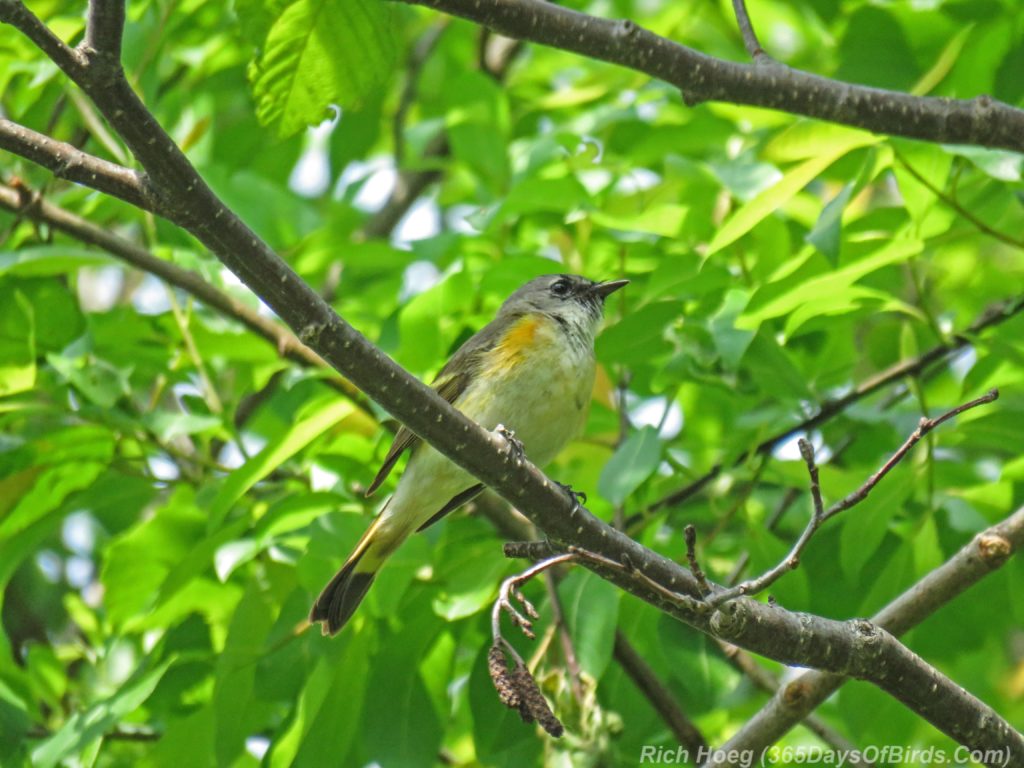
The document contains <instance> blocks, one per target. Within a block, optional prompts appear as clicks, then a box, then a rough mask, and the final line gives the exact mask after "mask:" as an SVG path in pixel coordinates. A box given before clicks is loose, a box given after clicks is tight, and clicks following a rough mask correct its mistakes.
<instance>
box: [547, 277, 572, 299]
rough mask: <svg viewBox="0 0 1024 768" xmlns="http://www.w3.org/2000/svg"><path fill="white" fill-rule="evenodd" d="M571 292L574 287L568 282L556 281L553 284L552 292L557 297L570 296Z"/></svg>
mask: <svg viewBox="0 0 1024 768" xmlns="http://www.w3.org/2000/svg"><path fill="white" fill-rule="evenodd" d="M570 290H572V286H571V285H569V281H568V280H556V281H555V282H553V283H552V284H551V292H552V293H553V294H555V296H568V295H569V291H570Z"/></svg>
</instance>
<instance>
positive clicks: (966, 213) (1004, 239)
mask: <svg viewBox="0 0 1024 768" xmlns="http://www.w3.org/2000/svg"><path fill="white" fill-rule="evenodd" d="M895 155H896V162H898V163H899V164H900V165H902V166H903V168H904V169H905V170H906V172H907V173H909V174H910V175H911V176H913V177H914V178H915V179H916V180H917V182H918V183H919V184H921V186H923V187H925V188H926V189H927V190H928V191H929V192H931V193H932V194H933V195H935V197H937V198H938V199H939V200H941V201H942V202H943V203H945V204H946V205H948V206H949V207H950V208H952V209H953V210H954V211H956V212H957V214H959V216H960V217H961V218H962V219H964V220H966V221H969V222H970V223H971V224H973V225H974V227H975V229H977V230H978V231H979V232H984V233H985V234H986V235H988V236H989V237H991V238H994V239H996V240H998V241H999V242H1001V243H1005V244H1006V245H1009V246H1012V247H1014V248H1020V249H1022V250H1024V240H1019V239H1018V238H1016V237H1014V236H1013V235H1009V234H1007V233H1006V232H1001V231H1000V230H998V229H996V228H995V227H991V226H989V225H988V224H986V223H985V222H984V221H982V220H981V219H980V218H978V217H977V216H976V215H975V214H974V213H973V212H972V211H971V210H970V209H969V208H965V207H964V206H963V205H961V204H960V202H959V201H958V200H957V199H956V198H955V197H952V196H951V195H948V194H946V193H945V192H943V191H942V190H941V189H939V188H938V187H936V186H935V185H934V184H932V182H931V181H929V180H928V178H927V177H926V176H924V175H923V174H922V173H921V172H920V171H918V170H917V169H916V168H914V166H912V165H911V164H910V163H909V162H907V159H906V158H905V157H903V156H902V155H901V154H900V153H899V152H897V153H895Z"/></svg>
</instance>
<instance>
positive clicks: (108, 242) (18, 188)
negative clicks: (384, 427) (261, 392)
mask: <svg viewBox="0 0 1024 768" xmlns="http://www.w3.org/2000/svg"><path fill="white" fill-rule="evenodd" d="M0 207H2V208H6V209H7V210H9V211H13V212H14V213H17V214H19V215H21V216H24V217H25V218H27V219H30V220H32V221H36V222H41V223H44V224H47V225H48V226H50V227H52V228H54V229H57V230H59V231H61V232H63V233H65V234H67V235H70V236H71V237H73V238H75V239H76V240H80V241H81V242H83V243H86V244H87V245H95V246H97V247H99V248H102V249H103V250H104V251H106V252H107V253H109V254H110V255H111V256H114V257H116V258H118V259H120V260H121V261H124V262H126V263H128V264H130V265H131V266H133V267H135V268H137V269H141V270H143V271H144V272H148V273H150V274H152V275H155V276H156V277H158V278H160V279H161V280H163V281H164V282H165V283H167V284H169V285H173V286H175V287H177V288H180V289H181V290H183V291H185V292H186V293H188V294H190V295H192V296H195V297H196V298H197V299H199V301H201V302H202V303H203V304H204V305H205V306H208V307H210V308H211V309H214V310H216V311H217V312H219V313H220V314H222V315H224V316H225V317H229V318H232V319H234V320H237V321H238V322H239V323H241V324H242V325H244V326H245V327H246V328H248V329H249V330H250V331H252V332H253V333H255V334H256V335H258V336H260V337H262V338H264V339H266V340H267V341H268V342H270V344H271V345H272V346H273V347H274V349H275V350H277V353H278V354H279V355H281V356H282V357H286V358H287V359H289V360H291V361H292V362H295V363H298V364H299V365H303V366H306V367H311V368H327V364H326V363H325V362H324V361H323V359H322V358H321V357H320V356H319V355H317V354H316V353H315V352H314V351H313V350H311V349H310V348H309V347H307V346H306V345H305V344H303V343H302V342H300V341H299V340H298V339H297V338H296V337H295V334H293V333H292V332H291V331H290V330H288V329H287V328H285V327H283V326H282V325H280V324H279V323H277V322H275V321H274V320H272V319H271V318H268V317H264V316H263V315H261V314H259V312H257V311H256V310H254V309H252V308H251V307H249V306H248V305H247V304H245V303H244V302H242V301H239V300H238V299H236V298H234V297H233V296H231V295H229V294H227V293H225V292H223V291H221V290H219V289H218V288H216V287H215V286H213V285H212V284H210V283H209V282H207V281H206V280H204V279H203V278H202V277H200V276H199V275H198V274H196V273H194V272H190V271H188V270H186V269H182V268H181V267H179V266H177V265H176V264H173V263H171V262H169V261H165V260H164V259H159V258H157V257H156V256H153V255H152V254H151V253H149V251H147V250H146V249H144V248H141V247H139V246H138V245H136V244H135V243H133V242H131V241H130V240H126V239H125V238H123V237H120V236H119V235H116V234H114V233H113V232H111V231H110V230H109V229H106V228H104V227H101V226H99V225H97V224H94V223H92V222H91V221H89V220H88V219H83V218H81V217H80V216H76V215H75V214H73V213H70V212H69V211H66V210H64V209H63V208H61V207H59V206H56V205H54V204H52V203H50V202H49V201H47V200H45V199H44V198H42V197H41V196H39V195H38V194H36V193H35V192H33V191H32V190H30V189H28V188H27V187H25V185H24V184H22V183H20V182H19V183H18V184H17V185H15V184H13V183H12V184H10V185H3V184H0ZM324 383H325V384H327V385H328V386H330V387H333V388H334V389H336V390H337V391H338V392H340V393H342V394H344V395H346V396H347V397H349V398H350V399H351V400H352V402H353V403H354V404H355V405H356V406H358V407H359V408H360V409H361V410H363V411H364V412H365V413H367V414H368V415H370V416H373V417H374V418H376V417H375V416H374V412H373V410H372V409H371V408H370V406H369V404H368V403H367V401H366V398H365V397H364V396H363V394H362V393H361V392H360V391H359V390H358V389H356V388H355V387H354V386H352V384H350V383H349V382H348V381H346V380H344V379H342V378H340V377H338V376H331V377H328V378H325V379H324Z"/></svg>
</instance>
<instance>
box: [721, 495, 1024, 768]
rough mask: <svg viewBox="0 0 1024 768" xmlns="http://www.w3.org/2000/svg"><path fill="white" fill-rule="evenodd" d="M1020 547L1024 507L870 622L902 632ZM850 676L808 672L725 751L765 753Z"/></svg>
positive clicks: (783, 690)
mask: <svg viewBox="0 0 1024 768" xmlns="http://www.w3.org/2000/svg"><path fill="white" fill-rule="evenodd" d="M1021 547H1024V507H1022V508H1021V509H1018V510H1017V511H1016V512H1014V513H1013V514H1012V515H1010V516H1009V517H1008V518H1007V519H1006V520H1004V521H1003V522H1001V523H999V524H997V525H994V526H992V527H991V528H988V529H987V530H985V531H982V532H981V533H979V534H977V535H976V536H975V537H974V538H973V539H972V540H971V541H970V542H968V543H967V544H966V545H964V546H963V547H962V548H961V549H960V551H959V552H957V553H956V554H955V555H954V556H953V557H951V558H950V559H949V560H947V561H946V562H945V563H944V564H942V565H941V566H939V567H938V568H936V569H935V570H933V571H931V572H930V573H928V574H927V575H926V576H924V577H923V578H922V579H921V580H920V581H918V582H917V583H916V584H914V585H913V586H912V587H910V588H909V589H908V590H907V591H905V592H904V593H903V594H902V595H900V596H899V597H897V598H896V599H895V600H893V601H892V602H891V603H889V605H887V606H886V607H885V608H883V609H882V610H881V611H879V612H878V613H876V614H875V615H874V616H873V617H872V619H871V621H872V622H874V623H875V624H877V625H878V626H880V627H883V628H884V629H886V630H888V631H889V632H891V633H892V634H894V635H902V634H903V633H905V632H907V631H909V630H910V629H912V628H913V627H915V626H917V625H918V624H920V623H921V622H922V621H924V619H926V618H927V617H929V616H931V615H932V614H933V613H935V611H937V610H938V609H939V608H941V607H942V606H943V605H945V604H946V603H949V602H951V601H952V600H953V599H954V598H956V597H958V596H959V595H961V594H963V593H964V592H966V591H967V590H968V589H969V588H970V587H972V586H973V585H974V584H976V583H977V582H979V581H981V579H983V578H984V577H985V576H988V575H989V574H990V573H992V572H993V571H996V570H998V569H999V568H1000V567H1002V565H1003V564H1004V563H1005V562H1006V561H1007V560H1008V559H1009V558H1010V556H1011V555H1012V554H1013V553H1014V552H1017V551H1018V550H1020V549H1021ZM846 680H847V678H846V677H844V676H842V675H836V674H831V673H829V672H804V673H803V674H802V675H800V676H799V677H798V678H797V679H796V680H793V681H791V682H790V683H789V684H787V685H785V686H783V687H782V688H780V689H779V691H778V692H777V693H776V695H775V696H774V697H773V698H772V699H771V701H769V702H768V704H766V705H765V706H764V707H763V708H762V709H761V711H760V712H758V713H757V714H756V715H755V716H754V717H753V718H752V719H751V720H749V721H747V723H746V724H745V725H744V726H743V727H742V728H741V729H740V730H739V731H738V732H737V733H736V734H735V735H734V736H733V737H732V738H731V739H729V740H728V741H727V742H726V743H725V744H723V745H722V747H721V751H722V753H726V752H728V751H729V750H734V749H735V750H740V751H743V750H753V751H754V753H755V754H760V753H761V752H762V751H764V750H765V749H767V748H768V747H769V746H771V745H772V744H774V743H775V742H777V741H778V740H779V739H780V738H782V736H784V735H785V734H786V732H787V731H789V729H790V728H792V727H793V726H794V725H796V724H797V723H799V722H800V721H801V720H802V719H804V718H805V717H806V716H807V715H808V714H809V713H810V712H812V711H813V710H814V709H815V707H817V706H819V705H820V704H821V703H823V702H824V701H825V699H827V698H828V697H829V696H831V695H832V694H833V693H835V691H836V690H838V689H839V687H840V686H842V684H843V683H845V682H846ZM1017 759H1018V760H1020V759H1021V758H1020V757H1018V758H1017ZM711 764H713V765H726V764H727V763H726V762H724V761H721V762H715V763H711Z"/></svg>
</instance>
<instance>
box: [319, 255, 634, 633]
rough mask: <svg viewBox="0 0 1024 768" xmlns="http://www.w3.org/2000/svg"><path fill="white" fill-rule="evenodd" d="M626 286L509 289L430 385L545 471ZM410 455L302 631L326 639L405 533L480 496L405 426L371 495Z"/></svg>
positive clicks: (567, 430)
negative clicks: (317, 631) (608, 312)
mask: <svg viewBox="0 0 1024 768" xmlns="http://www.w3.org/2000/svg"><path fill="white" fill-rule="evenodd" d="M628 283H629V281H628V280H609V281H605V282H595V281H592V280H589V279H588V278H586V277H583V276H580V275H571V274H555V275H542V276H540V277H535V278H533V279H532V280H530V281H529V282H527V283H526V284H525V285H523V286H522V287H520V288H519V289H517V290H516V291H515V292H514V293H512V295H511V296H509V297H508V299H506V300H505V302H504V303H503V304H502V305H501V307H500V308H499V310H498V312H497V314H496V315H495V317H494V319H493V320H492V321H491V322H490V323H488V324H487V325H485V326H484V327H483V328H481V329H480V330H479V331H478V332H477V333H475V334H473V335H472V336H470V337H469V338H468V339H467V340H466V341H465V342H464V343H463V344H462V346H460V347H459V348H458V349H457V350H456V351H455V353H454V354H453V355H452V357H451V359H450V360H449V361H448V362H447V364H446V365H445V366H444V367H443V368H442V369H441V371H440V372H439V373H438V374H437V376H436V378H435V379H434V381H433V383H432V385H431V386H432V387H433V388H434V389H435V390H436V391H437V393H438V394H439V395H440V396H441V397H443V398H444V399H445V400H447V401H448V402H449V403H451V404H452V405H453V406H454V407H455V408H456V409H458V410H459V411H461V412H462V413H463V414H465V415H466V416H468V417H469V418H471V419H473V420H474V421H476V422H477V423H478V424H479V425H480V426H482V427H483V428H484V429H488V430H495V429H500V430H501V431H502V432H503V434H506V435H509V434H511V435H514V440H515V442H516V445H517V446H521V447H522V449H523V450H525V453H526V457H527V458H528V459H530V460H531V461H532V462H533V463H534V464H536V465H538V466H544V465H545V464H547V463H548V462H550V461H551V460H552V459H554V458H555V456H556V455H557V454H558V453H559V452H560V451H561V450H562V448H563V447H564V446H565V445H566V443H567V442H569V440H571V439H572V438H573V437H574V436H575V435H576V434H577V433H578V432H579V431H580V430H581V429H582V427H583V424H584V422H585V420H586V416H587V411H588V406H589V403H590V398H591V392H592V390H593V386H594V375H595V368H596V363H595V357H594V339H595V337H596V336H597V333H598V330H599V328H600V325H601V321H602V318H603V314H604V302H605V299H606V298H607V297H608V296H609V295H611V294H612V293H614V292H615V291H617V290H619V289H620V288H622V287H624V286H625V285H627V284H628ZM406 450H411V456H410V458H409V462H408V464H407V465H406V468H405V471H404V472H403V473H402V476H401V478H400V479H399V481H398V484H397V486H396V488H395V492H394V494H393V495H392V496H391V498H390V499H389V500H388V501H387V503H386V504H385V505H384V508H383V509H382V511H381V513H380V514H379V515H378V516H377V517H376V518H375V519H374V521H373V523H372V524H371V525H370V526H369V528H367V530H366V532H365V533H364V534H363V536H362V537H361V538H360V539H359V542H358V543H357V544H356V546H355V549H354V550H353V551H352V553H351V554H350V555H349V557H348V559H347V560H345V563H344V565H342V567H341V569H340V570H339V571H338V572H337V574H335V576H334V578H332V579H331V580H330V582H329V583H328V584H327V586H326V587H324V589H323V591H322V592H321V593H320V596H319V597H318V598H317V599H316V602H315V603H314V604H313V607H312V610H311V611H310V614H309V621H310V623H311V624H316V623H321V624H322V627H321V629H322V631H323V634H325V635H335V634H337V633H338V632H339V631H340V630H341V629H342V627H344V626H345V624H346V623H347V622H348V620H349V619H350V618H351V617H352V615H353V613H354V612H355V610H356V608H357V607H358V606H359V604H360V602H362V600H363V598H364V597H365V596H366V593H367V591H368V590H369V588H370V585H371V584H373V580H374V577H375V576H376V574H377V573H378V571H379V570H380V569H381V567H382V566H383V565H384V563H385V561H386V560H387V559H388V557H389V556H390V555H391V554H392V553H393V552H394V551H395V550H396V549H397V548H398V547H399V545H400V544H401V543H402V542H403V541H405V540H406V538H408V537H409V536H410V535H411V534H413V533H414V532H419V531H422V530H424V529H425V528H427V527H429V526H431V525H433V524H434V523H436V522H437V521H438V520H440V519H441V518H443V517H444V516H445V515H447V514H448V513H450V512H452V511H453V510H455V509H457V508H459V507H460V506H462V505H463V504H465V503H467V502H468V501H470V500H471V499H472V498H474V497H475V496H476V495H477V494H479V493H480V492H481V491H482V490H483V485H482V484H481V483H480V482H478V481H477V480H476V478H474V477H473V476H472V475H471V474H469V473H468V472H466V471H465V470H464V469H462V468H460V467H458V466H457V465H456V464H454V463H453V462H451V461H450V460H449V459H447V458H445V457H444V456H442V455H441V454H440V453H438V452H437V451H435V450H434V449H433V448H431V447H430V446H429V445H427V444H425V443H423V442H422V441H421V440H420V439H419V438H418V437H416V435H414V434H413V433H412V432H411V431H410V430H409V429H407V428H406V427H402V428H401V429H399V430H398V432H397V433H396V434H395V437H394V441H393V442H392V444H391V448H390V450H389V451H388V452H387V455H386V456H385V458H384V462H383V464H382V465H381V467H380V471H378V472H377V475H376V477H374V479H373V482H371V483H370V485H369V486H368V488H367V489H366V495H367V496H370V495H371V494H373V493H374V491H376V490H377V489H378V488H379V487H380V486H381V484H382V483H383V482H384V480H385V479H386V478H387V476H388V474H389V473H390V472H391V470H392V469H393V468H394V466H395V464H396V463H397V462H398V459H399V458H400V457H401V455H402V454H403V453H404V452H405V451H406Z"/></svg>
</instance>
